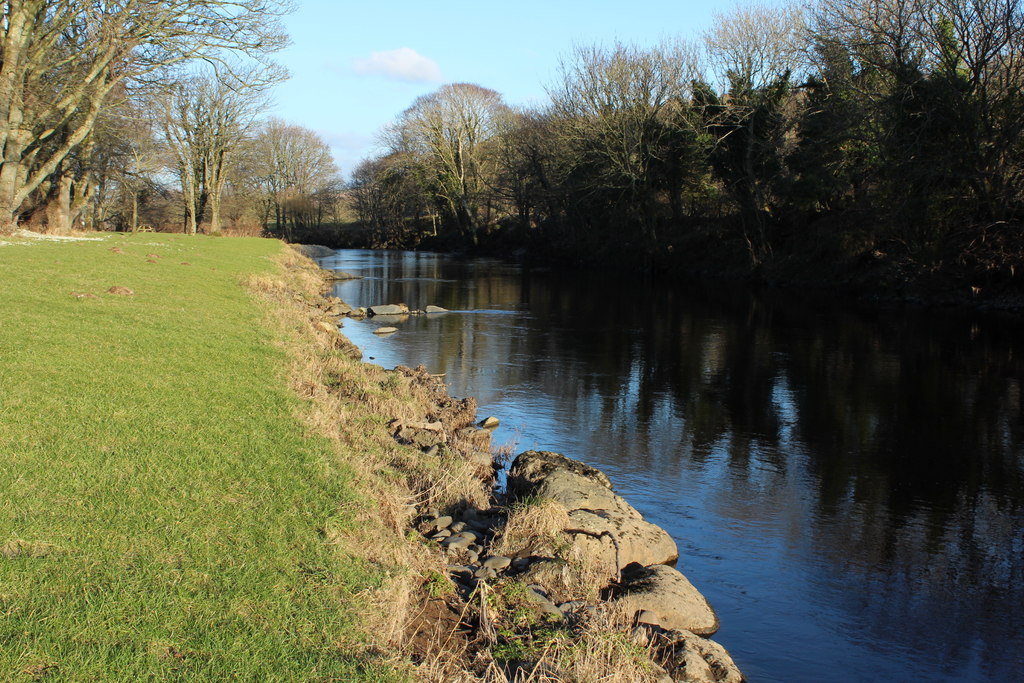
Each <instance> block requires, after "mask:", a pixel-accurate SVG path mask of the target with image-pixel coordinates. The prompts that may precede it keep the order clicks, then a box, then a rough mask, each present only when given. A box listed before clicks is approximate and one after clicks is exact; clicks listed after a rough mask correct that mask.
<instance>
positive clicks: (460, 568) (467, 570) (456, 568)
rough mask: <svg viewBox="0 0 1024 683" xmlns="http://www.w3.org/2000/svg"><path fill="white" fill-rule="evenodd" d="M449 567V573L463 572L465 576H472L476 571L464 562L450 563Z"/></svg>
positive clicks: (457, 573)
mask: <svg viewBox="0 0 1024 683" xmlns="http://www.w3.org/2000/svg"><path fill="white" fill-rule="evenodd" d="M447 569H448V573H449V574H452V575H459V574H461V575H463V576H472V574H473V571H474V570H473V568H472V567H467V566H466V565H464V564H450V565H448V567H447Z"/></svg>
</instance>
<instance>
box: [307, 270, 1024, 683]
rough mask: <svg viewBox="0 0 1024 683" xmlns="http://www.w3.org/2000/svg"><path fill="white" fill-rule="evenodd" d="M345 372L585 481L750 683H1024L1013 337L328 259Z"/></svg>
mask: <svg viewBox="0 0 1024 683" xmlns="http://www.w3.org/2000/svg"><path fill="white" fill-rule="evenodd" d="M322 265H323V266H324V267H327V268H337V269H339V270H344V271H348V272H352V273H356V274H360V275H363V276H364V279H362V280H356V281H351V282H345V283H341V284H339V285H338V286H337V287H336V289H335V293H336V294H337V295H338V296H340V297H341V298H343V299H344V300H345V301H347V302H348V303H349V304H351V305H353V306H369V305H374V304H381V303H398V302H404V303H407V304H409V305H410V306H411V307H413V308H422V307H424V306H426V305H428V304H434V305H438V306H442V307H444V308H448V309H451V310H452V311H453V312H451V313H447V314H442V315H436V316H435V315H432V316H416V317H411V318H409V319H408V320H406V321H404V322H398V323H395V322H392V321H389V322H387V323H386V324H387V325H393V326H396V327H398V328H399V332H397V333H396V334H394V335H391V336H388V337H384V338H381V337H377V336H375V335H374V334H373V333H372V332H373V330H374V329H375V328H376V327H377V326H380V325H383V324H385V323H381V322H379V321H374V320H373V319H368V320H366V321H352V320H346V321H345V326H344V330H343V331H344V333H345V334H346V335H347V336H348V337H349V338H350V339H351V340H352V341H353V342H355V343H356V344H357V345H358V346H359V347H360V348H361V349H363V352H364V359H365V360H369V361H370V362H374V363H378V364H380V365H383V366H385V367H393V366H395V365H397V364H404V365H418V364H423V365H425V366H426V367H427V368H428V369H429V370H430V371H431V372H435V373H446V374H445V379H446V382H447V383H448V385H449V390H450V392H451V393H452V394H453V395H456V396H475V397H476V398H477V400H478V401H479V404H480V410H479V413H480V415H481V416H483V415H491V414H493V415H496V416H497V417H499V418H501V420H502V426H501V428H500V429H499V431H498V432H497V433H496V442H498V443H501V442H509V441H514V442H516V443H517V444H518V447H517V452H518V451H521V450H525V449H527V448H542V449H547V450H555V451H560V452H563V453H565V454H566V455H569V456H571V457H574V458H577V459H580V460H583V461H585V462H587V463H589V464H591V465H593V466H595V467H598V468H599V469H602V470H604V471H605V472H607V473H608V475H609V476H610V477H611V478H612V481H613V482H614V484H615V487H616V489H617V490H618V491H619V492H620V493H622V494H623V495H624V496H626V497H627V498H628V499H629V500H630V502H631V503H633V505H634V506H636V507H637V508H638V509H639V510H640V511H641V512H642V513H643V514H644V515H645V516H646V517H647V518H648V519H649V520H651V521H652V522H654V523H656V524H658V525H660V526H662V527H663V528H665V529H666V530H667V531H668V532H669V533H670V534H672V536H673V537H674V538H675V539H676V542H677V543H678V544H679V550H680V559H679V565H678V566H679V568H680V570H681V571H683V572H684V573H685V574H686V575H687V576H688V577H689V578H690V580H691V581H692V582H693V583H694V584H695V585H696V586H697V587H698V588H699V589H700V590H701V591H702V592H703V593H704V594H705V595H706V596H707V597H708V599H709V600H710V602H711V603H712V605H714V607H715V609H716V610H717V611H718V613H719V616H720V617H721V621H722V629H721V631H720V632H719V633H718V635H716V636H715V639H716V640H718V641H719V642H721V643H722V644H723V645H725V646H726V647H727V648H728V649H729V650H730V652H731V653H732V654H733V656H734V658H735V659H736V661H737V663H738V664H739V665H740V667H741V669H742V670H743V671H744V673H745V674H746V675H747V676H748V678H749V679H750V680H751V681H786V682H797V681H808V682H818V681H826V680H842V681H950V682H952V681H1000V682H1003V681H1015V680H1024V412H1022V407H1021V380H1022V378H1024V326H1022V325H1021V324H1020V323H1019V322H1017V321H1013V320H1008V319H998V318H984V317H979V316H962V315H952V314H936V313H917V314H909V313H906V312H902V311H867V312H865V311H863V310H856V309H852V308H849V307H844V306H842V305H838V304H836V303H834V302H820V301H819V302H816V303H814V302H808V301H802V300H800V298H799V297H796V296H794V295H791V294H790V295H778V294H777V295H774V296H772V295H768V296H765V295H754V294H751V293H744V292H728V291H723V290H721V289H717V288H713V287H710V288H709V287H697V286H692V285H677V286H672V287H668V286H661V287H649V286H644V285H641V284H630V283H629V282H628V281H625V280H624V278H620V277H618V276H617V275H616V274H615V273H612V272H609V273H607V274H604V275H587V276H581V275H567V274H563V273H559V272H557V271H527V270H522V269H520V268H518V267H517V266H513V265H509V264H505V263H501V262H499V261H493V260H486V259H474V260H462V259H458V258H454V257H449V256H442V255H436V254H418V253H410V252H373V251H358V250H352V251H341V252H338V254H337V256H335V257H332V258H329V259H324V260H322Z"/></svg>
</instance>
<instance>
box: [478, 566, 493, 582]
mask: <svg viewBox="0 0 1024 683" xmlns="http://www.w3.org/2000/svg"><path fill="white" fill-rule="evenodd" d="M473 576H474V577H476V578H478V579H483V580H485V581H486V580H487V579H496V578H498V572H497V571H495V570H494V569H492V568H491V567H480V569H477V570H476V571H475V572H474V573H473Z"/></svg>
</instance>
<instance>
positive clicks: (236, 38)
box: [0, 0, 287, 234]
mask: <svg viewBox="0 0 1024 683" xmlns="http://www.w3.org/2000/svg"><path fill="white" fill-rule="evenodd" d="M286 9H287V0H180V1H177V2H153V1H152V0H117V1H114V0H100V1H93V0H8V1H7V2H4V3H2V6H0V12H2V15H0V45H2V48H0V49H2V65H0V149H2V165H0V234H2V233H5V232H7V233H9V232H11V231H12V230H13V229H14V228H15V227H16V224H17V220H18V215H19V214H20V213H21V211H22V205H23V203H24V202H25V200H26V199H28V198H29V196H30V195H31V194H32V192H33V191H35V190H36V189H37V188H38V187H39V186H40V185H41V184H42V183H43V182H44V181H46V180H47V179H48V178H49V177H50V176H51V175H53V174H54V172H55V171H56V170H57V169H58V167H59V166H60V164H61V162H62V161H63V160H64V159H65V158H67V156H68V155H69V154H70V153H71V151H72V150H74V149H75V148H77V147H78V146H79V145H81V144H82V143H83V142H84V141H85V140H86V139H87V138H88V136H89V134H90V132H91V131H92V129H93V127H94V125H95V123H96V119H97V117H98V116H99V113H100V110H101V109H102V108H103V106H104V105H105V103H106V102H107V98H108V96H109V94H110V93H111V91H112V89H113V88H114V87H115V86H116V85H117V84H119V83H123V82H126V81H131V82H136V83H138V82H143V81H145V80H146V79H149V78H152V77H153V75H154V73H155V72H157V71H158V70H160V69H162V68H164V67H166V66H168V65H171V64H176V63H181V62H183V61H187V60H191V59H196V58H203V59H207V60H220V59H222V58H223V55H224V53H225V52H226V51H233V52H241V53H245V54H248V55H251V56H255V57H260V58H262V57H263V56H265V55H266V54H268V53H269V52H272V51H274V50H276V49H278V48H280V47H282V46H283V45H284V44H285V41H286V37H285V35H284V33H283V31H282V30H281V28H280V25H279V23H278V21H277V18H278V17H279V16H280V15H281V13H282V12H283V11H285V10H286Z"/></svg>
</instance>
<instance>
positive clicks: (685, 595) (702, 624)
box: [613, 564, 718, 636]
mask: <svg viewBox="0 0 1024 683" xmlns="http://www.w3.org/2000/svg"><path fill="white" fill-rule="evenodd" d="M613 599H614V601H615V602H616V603H618V604H620V605H622V606H623V607H624V608H625V609H627V610H628V611H631V612H639V613H641V614H643V613H644V612H652V613H654V614H655V615H656V616H657V624H658V625H659V626H662V627H663V628H666V629H671V630H685V631H690V632H692V633H695V634H697V635H700V636H710V635H711V634H713V633H714V632H715V631H717V630H718V615H717V614H715V610H713V609H712V608H711V605H710V604H708V601H707V599H706V598H705V597H704V596H703V595H701V593H700V591H698V590H697V589H696V588H694V587H693V584H692V583H690V582H689V580H687V578H686V577H685V576H683V575H682V574H681V573H680V572H679V571H678V570H677V569H673V568H672V567H668V566H665V565H661V564H656V565H653V566H650V567H641V566H639V565H635V564H633V565H630V566H628V567H626V568H625V569H624V570H623V572H622V587H621V589H620V592H619V593H618V594H617V595H616V596H615V597H614V598H613ZM646 623H652V622H646Z"/></svg>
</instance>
